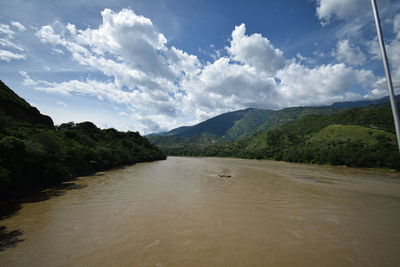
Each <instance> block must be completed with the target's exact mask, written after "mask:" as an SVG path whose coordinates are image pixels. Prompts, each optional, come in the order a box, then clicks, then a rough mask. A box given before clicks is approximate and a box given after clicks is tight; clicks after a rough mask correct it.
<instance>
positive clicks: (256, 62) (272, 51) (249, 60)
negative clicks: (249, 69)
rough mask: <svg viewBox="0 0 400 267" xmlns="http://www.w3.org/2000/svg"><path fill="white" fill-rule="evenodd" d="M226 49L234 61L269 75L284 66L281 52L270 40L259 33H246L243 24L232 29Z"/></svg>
mask: <svg viewBox="0 0 400 267" xmlns="http://www.w3.org/2000/svg"><path fill="white" fill-rule="evenodd" d="M227 51H228V52H229V54H230V55H231V58H232V59H233V60H234V61H238V62H240V63H243V64H248V65H250V66H253V67H255V68H257V69H258V70H259V71H264V72H265V73H267V74H270V75H275V74H276V72H277V71H278V70H280V69H282V68H283V67H284V66H285V58H284V57H283V52H282V51H281V50H279V49H277V48H274V46H273V45H272V44H271V42H270V41H269V40H268V39H267V38H265V37H262V36H261V34H258V33H254V34H252V35H246V26H245V25H244V24H241V25H240V26H236V27H235V29H234V30H233V32H232V40H231V43H230V46H229V47H227Z"/></svg>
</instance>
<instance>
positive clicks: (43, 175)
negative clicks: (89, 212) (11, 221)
mask: <svg viewBox="0 0 400 267" xmlns="http://www.w3.org/2000/svg"><path fill="white" fill-rule="evenodd" d="M0 103H1V107H0V198H5V197H7V196H9V195H10V194H14V193H16V192H21V191H30V190H34V189H35V188H36V189H37V188H41V187H43V186H47V185H54V184H57V183H60V182H61V181H65V180H68V179H71V178H73V177H76V176H80V175H88V174H91V173H94V172H96V171H100V170H106V169H110V168H113V167H117V166H121V165H125V164H133V163H137V162H143V161H153V160H160V159H165V158H166V157H165V155H164V154H163V153H162V152H161V151H160V150H159V149H158V148H157V147H156V146H154V145H152V144H150V143H149V142H148V141H147V139H146V138H144V137H142V136H140V135H139V133H137V132H119V131H117V130H115V129H105V130H102V129H99V128H98V127H96V125H94V124H93V123H91V122H83V123H77V124H75V123H72V122H71V123H65V124H61V125H60V126H54V125H53V121H52V120H51V118H50V117H48V116H45V115H42V114H40V112H39V111H38V110H37V109H36V108H33V107H31V106H30V105H29V104H28V103H27V102H26V101H25V100H23V99H22V98H20V97H19V96H17V95H16V94H15V93H14V92H13V91H12V90H11V89H10V88H8V87H7V86H6V85H5V84H4V83H2V82H1V83H0Z"/></svg>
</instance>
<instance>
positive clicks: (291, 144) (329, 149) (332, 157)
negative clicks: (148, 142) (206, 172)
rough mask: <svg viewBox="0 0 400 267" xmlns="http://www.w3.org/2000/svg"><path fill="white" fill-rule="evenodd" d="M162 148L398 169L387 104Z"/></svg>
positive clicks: (181, 152)
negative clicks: (214, 141) (219, 140)
mask: <svg viewBox="0 0 400 267" xmlns="http://www.w3.org/2000/svg"><path fill="white" fill-rule="evenodd" d="M166 152H167V153H168V154H173V155H192V156H223V157H242V158H259V159H262V158H264V159H275V160H285V161H294V162H309V163H318V164H332V165H347V166H364V167H387V168H393V169H400V155H399V152H398V148H397V144H396V138H395V134H394V125H393V119H392V113H391V109H390V106H389V105H388V104H387V103H386V104H377V105H372V106H368V107H363V108H351V109H348V110H345V111H342V112H340V113H336V114H332V115H325V116H323V115H315V114H311V115H306V116H303V117H301V118H299V119H297V120H295V121H292V122H289V123H287V124H285V125H282V126H279V127H276V128H273V129H270V130H264V131H261V132H259V133H258V134H257V135H255V136H254V137H252V138H249V139H246V140H240V141H236V142H230V143H225V144H219V145H213V146H207V147H204V148H203V149H198V150H188V149H185V150H166Z"/></svg>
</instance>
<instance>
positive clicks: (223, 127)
mask: <svg viewBox="0 0 400 267" xmlns="http://www.w3.org/2000/svg"><path fill="white" fill-rule="evenodd" d="M387 101H388V99H387V98H382V99H378V100H370V101H357V102H343V103H334V104H332V105H330V106H323V107H291V108H285V109H282V110H263V109H254V108H248V109H244V110H238V111H233V112H228V113H224V114H221V115H218V116H216V117H213V118H211V119H208V120H206V121H203V122H201V123H199V124H196V125H193V126H182V127H179V128H176V129H173V130H171V131H169V132H162V133H153V134H150V135H148V136H177V137H194V136H197V135H201V134H205V133H206V134H211V135H215V136H218V137H221V138H222V139H225V140H226V141H235V140H240V139H246V138H249V137H251V136H253V135H254V134H256V133H257V132H259V131H262V130H268V129H272V128H274V127H277V126H280V125H284V124H286V123H288V122H291V121H294V120H296V119H298V118H300V117H302V116H305V115H309V114H319V115H330V114H335V113H338V112H341V111H343V110H346V109H348V108H350V107H362V106H368V105H371V104H379V103H384V102H387ZM152 140H153V139H152ZM158 141H161V139H157V142H158ZM156 144H161V143H156Z"/></svg>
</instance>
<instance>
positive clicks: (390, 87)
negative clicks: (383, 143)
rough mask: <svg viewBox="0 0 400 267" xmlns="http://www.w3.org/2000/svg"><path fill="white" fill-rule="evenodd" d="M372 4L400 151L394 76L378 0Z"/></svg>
mask: <svg viewBox="0 0 400 267" xmlns="http://www.w3.org/2000/svg"><path fill="white" fill-rule="evenodd" d="M371 4H372V9H373V11H374V17H375V25H376V32H377V35H378V40H379V45H380V47H381V54H382V61H383V66H384V68H385V74H386V81H387V85H388V90H389V97H390V104H391V106H392V112H393V119H394V126H395V128H396V135H397V145H398V146H399V151H400V122H399V112H398V110H397V104H396V99H395V97H394V89H393V83H392V76H391V75H390V68H389V63H388V60H387V55H386V49H385V43H384V41H383V36H382V28H381V22H380V19H379V14H378V7H377V6H376V1H375V0H371Z"/></svg>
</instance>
